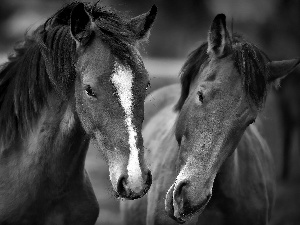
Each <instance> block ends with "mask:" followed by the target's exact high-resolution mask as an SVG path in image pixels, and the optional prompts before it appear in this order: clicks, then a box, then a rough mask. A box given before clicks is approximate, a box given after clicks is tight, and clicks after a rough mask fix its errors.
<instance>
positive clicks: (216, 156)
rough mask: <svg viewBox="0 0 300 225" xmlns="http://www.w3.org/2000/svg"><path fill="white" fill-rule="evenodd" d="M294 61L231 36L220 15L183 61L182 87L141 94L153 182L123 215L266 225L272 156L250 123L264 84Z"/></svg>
mask: <svg viewBox="0 0 300 225" xmlns="http://www.w3.org/2000/svg"><path fill="white" fill-rule="evenodd" d="M299 62H300V60H297V59H295V60H285V61H276V62H275V61H270V60H269V59H268V57H267V56H266V55H265V54H264V53H263V52H262V51H261V50H260V49H258V48H257V47H256V46H255V45H253V44H251V43H249V42H247V41H245V40H244V39H243V38H242V37H240V36H238V35H233V36H231V35H230V34H229V32H228V31H227V28H226V21H225V15H223V14H219V15H217V16H216V17H215V19H214V21H213V23H212V25H211V28H210V30H209V33H208V41H207V43H204V44H202V45H201V46H200V47H199V48H197V49H196V50H195V51H193V52H192V53H191V55H190V56H189V58H188V60H187V61H186V63H185V64H184V66H183V68H182V71H181V87H180V86H179V85H177V84H176V85H171V86H168V87H165V88H162V89H160V90H157V91H156V92H154V93H153V94H152V95H150V96H149V97H147V99H146V104H145V115H146V118H145V123H144V129H143V137H144V141H145V147H146V148H148V149H149V150H150V153H149V155H148V156H147V159H148V160H149V161H150V162H151V163H152V165H151V171H152V174H153V182H152V186H151V188H150V190H149V192H148V194H147V196H144V197H143V198H141V199H138V200H135V201H133V202H129V201H126V202H121V209H122V213H123V219H124V221H126V222H127V224H131V225H134V224H139V225H141V224H147V225H153V224H164V225H167V224H177V223H178V222H179V223H183V222H187V224H199V225H204V224H210V225H211V224H228V225H229V224H230V225H234V224H237V225H241V224H247V225H250V224H251V225H253V224H260V225H263V224H267V223H268V220H269V219H270V215H271V209H272V205H273V202H274V170H273V161H272V157H271V152H270V150H269V148H268V146H267V143H266V142H265V140H264V139H263V138H262V137H261V135H260V133H259V132H258V130H257V128H256V126H255V124H254V121H255V119H256V117H257V115H258V112H259V111H260V110H261V108H262V106H263V103H264V101H265V97H266V95H267V90H268V88H269V87H270V86H271V85H272V83H273V82H274V81H276V80H277V79H280V78H282V77H283V76H285V75H287V74H288V73H289V72H291V71H292V70H293V69H294V68H295V67H296V65H297V64H298V63H299ZM178 99H179V100H178ZM176 102H177V103H176ZM174 105H175V110H174ZM155 107H156V108H155ZM164 209H165V210H166V211H167V213H166V212H165V210H164ZM168 216H169V217H168ZM170 217H171V218H172V219H171V218H170ZM189 219H190V220H189Z"/></svg>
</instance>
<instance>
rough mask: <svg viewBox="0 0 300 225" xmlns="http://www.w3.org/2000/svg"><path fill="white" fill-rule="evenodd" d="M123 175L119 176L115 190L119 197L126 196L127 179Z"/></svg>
mask: <svg viewBox="0 0 300 225" xmlns="http://www.w3.org/2000/svg"><path fill="white" fill-rule="evenodd" d="M126 180H127V179H126V177H125V176H121V177H120V178H119V180H118V184H117V192H118V195H119V196H121V197H125V196H127V181H126Z"/></svg>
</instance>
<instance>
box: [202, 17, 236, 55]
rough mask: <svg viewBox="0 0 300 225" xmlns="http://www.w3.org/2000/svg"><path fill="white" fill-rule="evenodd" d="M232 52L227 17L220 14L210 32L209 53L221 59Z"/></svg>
mask: <svg viewBox="0 0 300 225" xmlns="http://www.w3.org/2000/svg"><path fill="white" fill-rule="evenodd" d="M231 50H232V46H231V38H230V35H229V33H228V30H227V28H226V16H225V15H224V14H218V15H217V16H216V17H215V18H214V20H213V22H212V24H211V27H210V30H209V32H208V48H207V53H208V54H210V55H214V56H216V57H218V58H220V57H223V56H226V55H227V54H229V53H230V52H231Z"/></svg>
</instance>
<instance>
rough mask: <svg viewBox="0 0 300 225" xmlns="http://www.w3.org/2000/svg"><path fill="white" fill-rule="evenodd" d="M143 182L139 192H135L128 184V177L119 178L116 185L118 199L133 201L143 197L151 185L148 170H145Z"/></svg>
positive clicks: (150, 176)
mask: <svg viewBox="0 0 300 225" xmlns="http://www.w3.org/2000/svg"><path fill="white" fill-rule="evenodd" d="M143 180H144V181H145V182H143V183H142V187H141V188H140V191H139V192H135V191H134V190H133V189H132V188H131V187H130V185H129V184H128V175H122V176H120V178H119V180H118V183H117V195H118V197H121V198H126V199H130V200H133V199H137V198H140V197H142V196H144V195H145V194H146V193H147V192H148V190H149V188H150V186H151V183H152V175H151V171H150V170H148V169H147V171H146V173H145V175H144V179H143Z"/></svg>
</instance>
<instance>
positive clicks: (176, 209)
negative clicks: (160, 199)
mask: <svg viewBox="0 0 300 225" xmlns="http://www.w3.org/2000/svg"><path fill="white" fill-rule="evenodd" d="M190 188H192V187H191V186H190V184H189V183H188V182H184V181H181V182H179V183H177V184H176V183H175V184H173V185H172V186H171V188H170V189H169V190H168V192H167V195H166V200H165V210H166V211H167V213H168V215H169V217H171V218H172V219H174V220H175V221H176V222H178V223H185V222H186V221H187V220H189V219H191V217H192V216H194V215H195V214H196V213H197V214H200V213H201V212H202V211H203V210H204V208H205V207H206V205H207V203H208V202H209V200H210V198H211V192H209V193H207V194H205V195H203V194H200V195H198V196H193V195H195V194H194V193H190V192H189V190H190ZM199 196H200V198H199Z"/></svg>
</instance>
